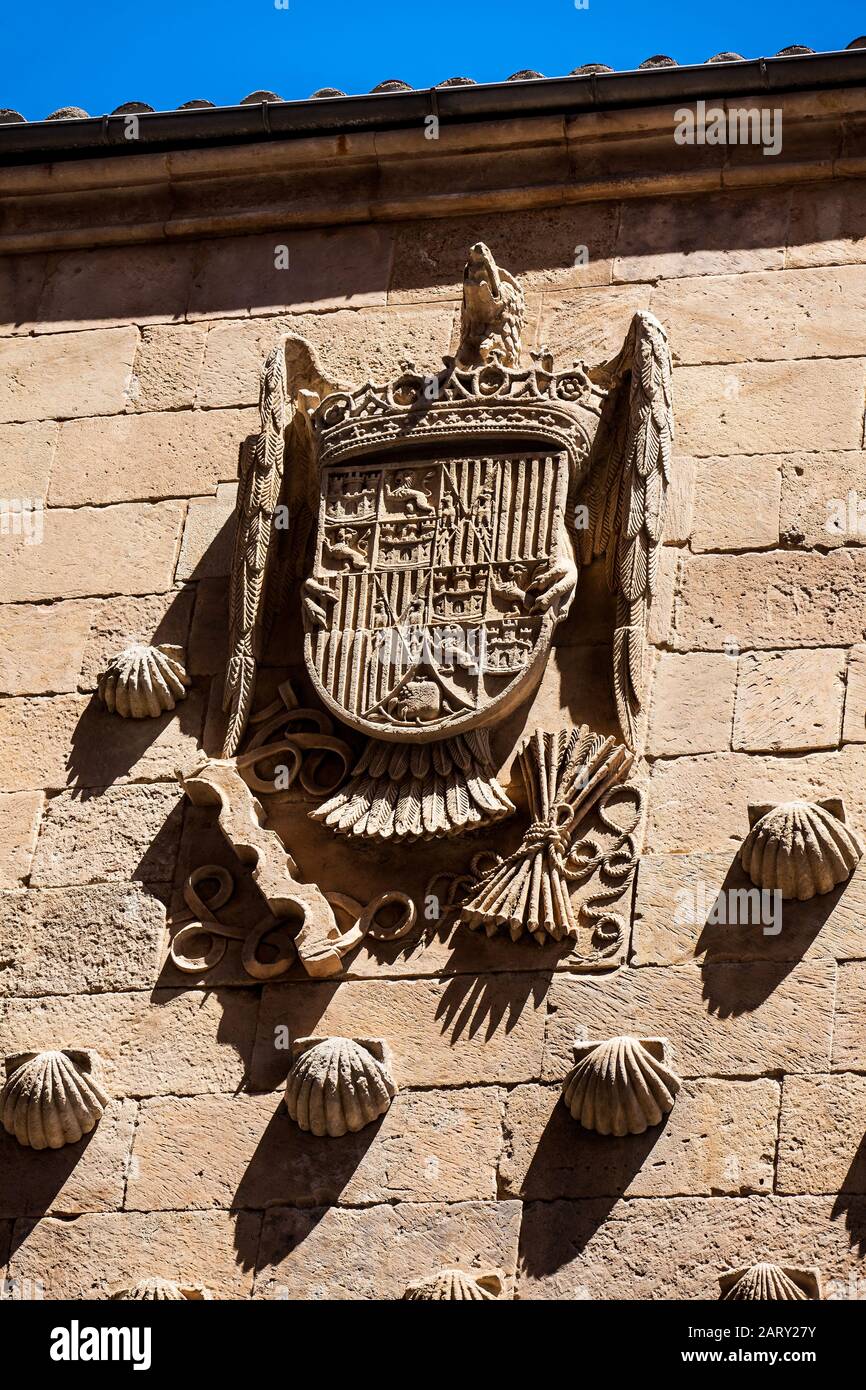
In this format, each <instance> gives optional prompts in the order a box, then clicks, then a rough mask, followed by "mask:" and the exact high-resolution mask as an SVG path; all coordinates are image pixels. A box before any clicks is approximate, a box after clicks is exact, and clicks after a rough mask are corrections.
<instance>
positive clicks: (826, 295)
mask: <svg viewBox="0 0 866 1390" xmlns="http://www.w3.org/2000/svg"><path fill="white" fill-rule="evenodd" d="M864 309H866V267H864V266H862V265H850V266H840V267H838V268H830V269H824V270H783V271H781V272H780V271H779V270H774V271H772V273H770V274H760V275H742V274H741V275H721V276H718V277H715V276H693V277H691V278H688V279H684V280H675V281H670V282H669V283H668V284H665V285H662V286H660V287H659V288H658V289H657V290H656V291H655V293H654V294H653V301H652V310H653V313H654V314H655V315H656V318H658V319H660V320H661V322H662V323H663V324H664V325H665V327H666V328H667V329H668V332H669V333H670V339H671V345H672V349H673V353H674V359H675V361H677V362H680V363H697V362H756V361H775V360H777V359H778V358H812V357H859V356H860V354H861V352H862V333H861V331H860V324H861V323H862V320H863V313H864Z"/></svg>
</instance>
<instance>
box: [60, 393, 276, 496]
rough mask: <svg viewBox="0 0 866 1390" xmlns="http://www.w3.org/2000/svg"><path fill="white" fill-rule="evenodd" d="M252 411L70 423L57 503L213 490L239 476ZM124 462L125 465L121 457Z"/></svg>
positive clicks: (63, 441) (254, 420)
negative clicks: (240, 459)
mask: <svg viewBox="0 0 866 1390" xmlns="http://www.w3.org/2000/svg"><path fill="white" fill-rule="evenodd" d="M257 429H258V414H257V412H256V411H252V410H246V411H245V410H169V411H156V412H152V413H150V414H145V415H117V416H114V417H113V418H112V419H110V420H100V419H97V420H67V422H66V423H65V424H64V425H63V426H62V427H61V430H60V441H59V443H58V446H57V455H56V457H55V460H54V469H53V472H52V475H51V493H50V501H51V505H52V506H53V507H78V506H81V505H83V504H85V503H104V502H134V501H148V500H150V501H159V500H160V499H161V498H164V497H189V496H192V495H194V494H196V493H207V492H212V491H213V489H214V488H215V487H216V485H217V483H218V482H220V481H222V480H225V481H231V480H232V479H234V478H236V477H237V474H238V456H239V452H240V446H241V443H242V441H243V440H244V439H246V438H247V436H248V435H250V434H253V433H255V431H256V430H257ZM121 459H122V460H123V466H122V467H119V466H118V463H119V460H121Z"/></svg>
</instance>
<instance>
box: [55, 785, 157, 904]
mask: <svg viewBox="0 0 866 1390" xmlns="http://www.w3.org/2000/svg"><path fill="white" fill-rule="evenodd" d="M182 823H183V797H182V794H181V792H180V790H179V788H177V787H176V786H172V785H171V783H154V784H152V785H146V786H131V787H104V788H102V789H96V790H95V791H94V793H93V794H91V795H90V796H88V797H85V798H83V799H79V798H78V797H75V796H73V795H71V794H70V793H68V792H62V793H61V794H60V796H56V797H54V798H53V799H52V800H51V801H50V802H49V803H48V808H47V811H46V814H45V817H44V819H43V822H42V831H41V834H40V837H39V847H38V849H37V852H36V859H35V862H34V864H33V872H32V875H31V880H30V882H31V886H33V887H36V888H45V887H49V888H52V887H61V886H63V885H66V884H85V883H107V882H111V881H112V880H120V881H131V880H135V881H138V882H141V883H170V882H171V880H172V878H173V877H174V865H175V860H176V858H177V847H178V843H179V841H180V831H181V825H182Z"/></svg>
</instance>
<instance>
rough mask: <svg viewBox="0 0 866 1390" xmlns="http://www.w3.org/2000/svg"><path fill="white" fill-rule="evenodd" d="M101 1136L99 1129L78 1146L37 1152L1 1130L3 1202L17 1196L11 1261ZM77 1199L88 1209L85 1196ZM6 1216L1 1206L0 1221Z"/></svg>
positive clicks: (0, 1156) (104, 1120)
mask: <svg viewBox="0 0 866 1390" xmlns="http://www.w3.org/2000/svg"><path fill="white" fill-rule="evenodd" d="M106 1122H108V1123H110V1118H109V1116H106V1117H104V1119H103V1121H102V1123H103V1124H105V1123H106ZM98 1133H99V1127H98V1126H97V1128H96V1129H95V1130H93V1131H91V1133H90V1134H86V1135H85V1136H84V1138H83V1139H79V1140H78V1142H77V1143H76V1144H65V1145H64V1146H63V1148H62V1149H40V1150H35V1149H29V1148H25V1147H24V1145H22V1144H19V1143H18V1140H17V1139H15V1138H14V1137H13V1136H12V1135H11V1134H6V1133H5V1132H3V1131H2V1129H0V1172H2V1175H3V1178H2V1184H3V1193H4V1196H3V1198H2V1199H0V1200H2V1201H3V1204H4V1205H5V1203H6V1201H8V1198H9V1196H12V1197H14V1210H13V1209H12V1208H10V1212H9V1215H10V1216H11V1218H12V1223H11V1224H12V1237H11V1245H10V1248H9V1257H10V1258H11V1257H12V1255H14V1253H15V1251H16V1250H17V1249H18V1247H19V1245H21V1244H22V1243H23V1242H24V1241H25V1240H26V1239H27V1237H28V1235H29V1234H30V1232H31V1230H32V1228H33V1227H34V1226H36V1225H37V1224H38V1222H39V1221H40V1220H41V1219H42V1217H43V1216H45V1215H46V1214H48V1213H49V1211H50V1209H51V1207H52V1206H53V1205H54V1202H55V1200H56V1198H57V1197H58V1195H59V1194H60V1192H62V1190H63V1188H64V1187H65V1186H66V1184H67V1183H68V1182H69V1180H70V1178H72V1176H73V1174H74V1172H75V1169H76V1168H77V1166H78V1164H79V1163H81V1161H82V1159H83V1158H84V1154H85V1151H86V1150H87V1148H88V1147H89V1146H90V1144H92V1143H93V1142H94V1140H95V1139H96V1136H97V1134H98ZM78 1200H79V1201H82V1204H83V1207H84V1208H85V1209H86V1208H87V1207H88V1205H89V1203H88V1198H87V1196H86V1195H85V1196H84V1197H83V1199H82V1198H81V1197H79V1199H78ZM91 1200H92V1199H91ZM70 1206H71V1207H73V1209H74V1208H75V1207H76V1206H77V1203H76V1202H75V1201H74V1199H71V1200H70ZM68 1209H69V1208H66V1210H68ZM61 1210H63V1207H62V1206H61ZM6 1214H7V1213H6V1212H5V1211H4V1210H3V1209H2V1207H0V1219H2V1218H3V1217H5V1216H6Z"/></svg>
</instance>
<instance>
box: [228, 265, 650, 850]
mask: <svg viewBox="0 0 866 1390" xmlns="http://www.w3.org/2000/svg"><path fill="white" fill-rule="evenodd" d="M524 314H525V307H524V297H523V292H522V289H521V287H520V285H519V283H518V282H517V280H516V279H515V278H514V277H513V276H511V275H509V274H508V272H507V271H504V270H502V269H500V268H499V267H498V266H497V265H496V262H495V261H494V259H493V257H492V255H491V254H490V252H489V251H488V249H487V247H486V246H484V245H483V244H482V243H478V244H476V245H475V246H473V247H472V248H471V250H470V252H469V258H468V261H467V265H466V270H465V275H464V299H463V310H462V318H461V341H460V346H459V349H458V352H457V354H456V355H455V356H454V357H446V358H445V359H444V367H443V368H442V370H440V371H439V372H436V373H432V374H427V375H425V374H424V373H422V372H419V371H418V370H417V369H416V368H415V366H414V364H412V363H406V364H404V367H403V370H402V372H401V374H400V375H399V376H397V377H396V378H395V379H394V380H392V381H390V382H388V383H386V384H384V385H375V384H373V383H370V382H368V383H366V384H365V385H363V386H361V387H359V388H357V389H342V388H339V389H334V387H333V384H332V383H329V382H327V381H325V380H324V378H323V376H322V372H321V369H320V368H319V367H318V364H317V363H316V362H315V359H314V358H313V357H312V355H311V354H310V352H309V350H308V349H306V345H303V344H301V345H300V346H299V340H289V342H288V343H287V344H282V345H280V346H279V347H277V348H275V349H274V350H273V351H272V352H271V354H270V355H269V357H268V358H267V361H266V362H265V365H264V368H263V372H262V380H261V398H260V406H261V429H260V432H259V434H258V435H257V437H256V438H255V441H254V447H252V448H251V449H250V450H249V452H248V454H247V456H246V458H245V460H244V462H243V463H242V469H241V482H240V489H239V495H238V502H237V530H236V539H235V547H234V557H233V565H232V577H231V590H230V657H229V663H228V668H227V673H226V682H225V702H224V703H225V708H226V710H227V712H228V730H227V734H226V741H225V749H224V754H225V756H226V757H231V756H232V755H234V754H235V753H236V752H237V750H238V747H239V745H240V742H241V740H242V737H243V735H244V731H245V728H246V725H247V721H248V718H249V715H250V710H251V705H252V699H253V693H254V688H255V679H256V668H257V662H258V661H259V659H260V656H261V652H262V648H263V643H264V639H265V636H266V634H267V632H268V630H269V629H270V628H271V627H272V625H273V623H274V621H275V618H277V617H278V616H279V615H282V616H281V617H280V620H281V621H285V620H286V619H287V617H288V614H287V612H286V607H287V603H288V601H289V600H288V599H287V595H289V594H290V593H291V591H292V582H293V581H296V582H298V581H299V582H300V583H301V589H300V609H301V611H300V613H297V614H296V618H297V621H298V622H303V635H304V660H305V664H306V668H307V672H308V675H309V677H310V679H311V682H312V685H313V688H314V690H315V692H316V695H317V696H318V698H319V700H320V701H321V702H322V704H323V705H324V707H325V709H326V710H327V711H328V713H329V714H330V715H333V716H336V718H337V719H339V720H340V721H341V722H342V723H343V724H344V725H346V726H347V727H348V728H350V729H352V730H354V731H356V732H357V733H358V734H361V735H364V736H365V737H366V740H367V742H366V744H365V746H364V748H363V750H362V752H361V755H360V757H359V759H358V761H357V764H356V765H355V767H354V768H353V770H352V772H351V775H350V776H349V778H348V780H347V781H346V782H345V783H344V784H343V785H342V786H341V787H340V788H339V790H338V791H337V792H336V793H335V794H334V795H333V796H331V797H330V798H329V799H328V800H327V801H326V802H325V803H324V804H322V805H319V806H317V807H316V808H315V809H314V810H313V811H311V813H310V814H311V815H312V816H313V817H314V819H316V820H318V821H320V822H322V823H324V824H326V825H328V826H330V827H331V828H332V829H333V830H334V831H335V832H336V833H339V834H351V835H354V836H361V837H364V838H367V839H374V840H375V839H389V840H415V839H422V838H434V837H438V836H447V835H455V834H459V833H462V832H463V831H464V830H467V829H471V828H473V827H476V826H480V825H484V824H489V823H491V822H493V821H496V820H498V819H500V818H501V817H503V816H505V815H508V814H509V813H510V811H511V810H513V807H512V804H511V802H510V800H509V798H508V796H507V795H506V793H505V790H504V788H503V787H502V786H501V785H500V783H499V782H498V781H497V779H496V776H495V768H494V764H493V759H492V755H491V749H490V741H489V740H490V732H491V729H492V728H493V727H494V726H495V725H496V723H497V722H498V721H500V720H501V719H503V718H504V717H505V716H506V715H507V714H508V713H510V712H511V711H512V710H513V709H514V708H515V707H516V706H517V705H518V704H520V703H521V702H523V701H524V700H526V699H527V698H528V697H529V696H530V695H531V694H532V691H533V689H534V688H535V686H536V685H537V683H538V682H539V680H540V678H541V675H542V673H543V670H544V667H545V663H546V661H547V658H548V654H549V651H550V646H551V642H552V639H553V634H554V631H555V629H556V627H557V625H558V624H559V623H560V622H561V621H562V620H563V618H564V617H565V616H566V615H567V613H568V611H569V608H570V605H571V603H572V599H573V597H574V594H575V590H576V587H577V584H578V582H579V566H580V565H581V564H583V565H586V564H588V563H589V562H590V561H591V560H592V559H594V558H595V557H597V556H604V557H605V561H606V568H607V577H608V581H609V584H610V586H611V588H612V589H613V591H614V592H615V594H616V604H617V606H616V624H615V630H614V634H613V673H612V679H613V686H614V691H615V697H616V707H617V713H618V718H619V721H620V725H621V728H622V733H623V737H624V740H625V742H626V744H627V745H628V746H629V747H630V748H634V746H635V742H636V739H637V722H636V721H637V715H638V713H639V711H640V707H641V701H642V698H643V691H644V666H645V650H646V629H647V618H648V612H649V606H650V604H651V601H652V596H653V592H654V589H655V584H656V572H657V562H658V556H659V549H660V546H661V542H662V528H663V524H664V505H665V490H666V487H667V483H668V479H669V471H670V460H671V448H672V440H673V415H672V407H671V362H670V353H669V350H668V345H667V339H666V336H665V332H664V330H663V328H662V327H661V325H660V324H659V323H658V322H657V321H656V319H654V318H653V317H652V315H651V314H649V313H646V312H639V313H637V314H635V316H634V318H633V320H632V322H631V326H630V328H629V331H628V334H627V337H626V340H625V342H624V344H623V347H622V349H621V351H620V352H619V354H618V355H617V356H616V357H615V358H614V359H613V360H612V361H610V362H606V363H602V364H601V365H599V366H597V367H595V368H592V369H590V368H587V367H586V366H585V365H584V364H583V363H582V362H575V363H573V364H572V365H571V366H569V367H567V368H566V369H564V370H561V371H556V370H555V369H554V364H553V360H552V357H551V355H550V353H548V352H547V351H546V349H541V350H540V351H538V352H536V353H533V354H531V365H530V366H528V367H527V366H524V367H521V366H520V365H519V363H520V350H521V347H520V339H521V331H522V327H523V321H524ZM298 353H300V354H301V357H302V358H304V353H306V357H305V359H304V360H303V361H302V362H301V364H300V369H299V366H298V363H297V361H296V358H297V354H298ZM287 354H288V355H289V357H290V360H289V362H288V364H287ZM292 354H294V357H292ZM299 377H300V378H301V379H302V380H303V385H300V386H299V385H298V384H297V383H298V379H299ZM292 378H293V380H294V386H293V389H292V390H290V388H289V381H290V379H292Z"/></svg>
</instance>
